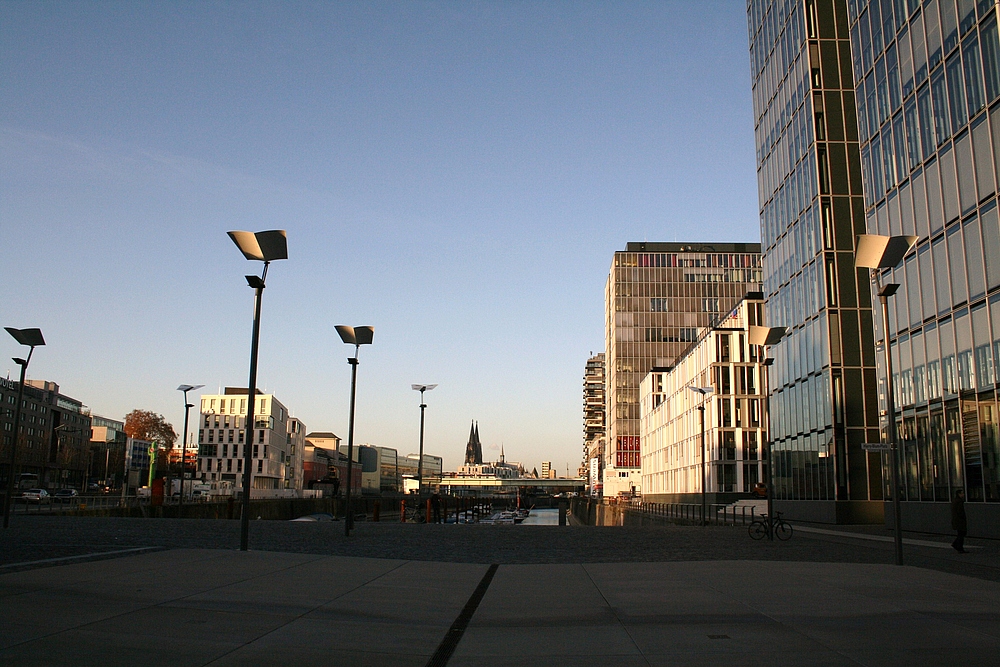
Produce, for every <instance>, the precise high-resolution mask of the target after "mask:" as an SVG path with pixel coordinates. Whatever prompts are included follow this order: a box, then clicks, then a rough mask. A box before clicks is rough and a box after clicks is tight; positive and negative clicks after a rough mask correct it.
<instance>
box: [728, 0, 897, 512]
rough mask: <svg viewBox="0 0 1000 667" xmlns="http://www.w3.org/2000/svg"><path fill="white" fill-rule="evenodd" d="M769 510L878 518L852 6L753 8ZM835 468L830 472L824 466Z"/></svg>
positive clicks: (771, 4)
mask: <svg viewBox="0 0 1000 667" xmlns="http://www.w3.org/2000/svg"><path fill="white" fill-rule="evenodd" d="M747 18H748V25H749V34H750V63H751V79H752V85H753V111H754V123H755V143H756V149H757V181H758V190H759V199H760V220H761V241H762V245H763V247H764V295H765V299H766V306H765V311H766V318H767V322H768V326H784V327H787V328H788V333H787V335H786V336H785V338H784V339H783V340H782V341H781V342H780V343H779V344H778V345H776V346H774V347H773V348H772V349H771V350H770V352H769V354H770V355H771V356H772V357H773V358H774V360H775V361H774V365H773V367H772V368H771V372H770V391H771V433H770V435H771V438H772V440H773V454H774V464H775V489H774V491H775V498H776V499H778V500H781V501H783V502H782V504H781V508H782V510H784V511H785V512H787V513H788V515H789V516H791V517H795V518H802V519H813V520H817V521H828V522H836V521H840V522H861V521H881V520H882V499H883V474H882V462H881V457H880V455H879V454H878V453H871V454H869V453H867V452H866V451H865V450H864V449H862V444H863V443H865V442H875V441H877V440H878V438H879V414H878V380H877V372H876V361H875V340H874V334H873V331H874V329H873V322H872V294H871V290H870V289H869V281H868V272H867V270H866V269H857V268H856V267H855V266H854V250H855V243H856V236H857V235H858V234H862V233H864V232H865V213H864V209H865V202H864V186H863V184H862V178H861V149H860V146H859V143H858V124H857V113H856V110H855V104H856V97H855V91H854V78H853V76H852V71H851V41H850V33H849V30H848V21H847V2H846V0H797V1H789V0H773V1H769V0H750V2H748V5H747ZM830 462H832V465H831V464H830Z"/></svg>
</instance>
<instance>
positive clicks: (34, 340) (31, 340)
mask: <svg viewBox="0 0 1000 667" xmlns="http://www.w3.org/2000/svg"><path fill="white" fill-rule="evenodd" d="M4 329H5V330H6V331H7V333H9V334H10V335H11V336H13V337H14V340H16V341H17V342H18V343H20V344H21V345H27V346H28V347H38V346H40V345H45V339H44V338H43V337H42V330H41V329H15V328H14V327H4Z"/></svg>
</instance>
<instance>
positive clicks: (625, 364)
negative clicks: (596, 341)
mask: <svg viewBox="0 0 1000 667" xmlns="http://www.w3.org/2000/svg"><path fill="white" fill-rule="evenodd" d="M760 281H761V256H760V244H757V243H628V244H627V245H626V247H625V250H623V251H619V252H616V253H615V256H614V259H613V261H612V264H611V270H610V273H609V276H608V281H607V285H606V289H605V298H604V303H605V338H606V348H605V354H606V361H607V365H606V378H607V381H606V386H607V395H606V401H607V404H606V405H607V407H606V413H605V414H606V419H607V440H606V442H605V446H604V480H603V483H604V494H605V495H606V496H611V497H614V496H617V495H619V494H620V493H623V494H633V493H638V492H641V486H642V483H641V479H640V444H641V443H640V436H639V417H640V414H639V383H640V382H641V381H642V378H644V377H645V376H646V374H647V373H648V372H649V371H650V370H652V368H653V367H666V366H673V365H674V363H675V362H676V360H677V358H678V357H680V356H681V355H682V354H683V353H684V352H685V351H686V350H687V348H688V347H690V345H691V343H693V342H694V341H695V340H697V339H698V337H699V336H700V335H701V334H702V333H703V332H704V331H705V330H706V329H707V328H709V327H711V326H712V325H714V324H715V323H716V322H717V321H718V320H719V318H720V317H723V316H725V315H726V314H727V313H729V312H730V311H731V310H732V309H733V307H734V306H736V304H737V303H738V302H739V301H740V299H742V298H743V296H744V295H745V294H746V293H747V292H759V291H760V289H761V288H760Z"/></svg>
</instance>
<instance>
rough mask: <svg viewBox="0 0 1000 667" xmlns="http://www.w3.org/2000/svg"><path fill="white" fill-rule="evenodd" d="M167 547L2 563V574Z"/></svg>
mask: <svg viewBox="0 0 1000 667" xmlns="http://www.w3.org/2000/svg"><path fill="white" fill-rule="evenodd" d="M166 548H167V547H135V548H133V549H116V550H114V551H95V552H93V553H89V554H80V555H78V556H62V557H60V558H43V559H42V560H29V561H22V562H20V563H8V564H6V565H0V574H7V573H8V572H24V571H25V570H35V569H38V568H40V567H53V566H55V565H69V564H71V563H89V562H91V561H95V560H107V559H109V558H120V557H122V556H125V555H129V556H135V555H138V554H140V553H148V552H152V551H163V550H165V549H166Z"/></svg>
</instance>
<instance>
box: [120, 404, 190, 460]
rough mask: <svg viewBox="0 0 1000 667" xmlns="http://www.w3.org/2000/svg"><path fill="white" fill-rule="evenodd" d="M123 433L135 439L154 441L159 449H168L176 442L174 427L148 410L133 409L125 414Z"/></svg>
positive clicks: (161, 416) (160, 416)
mask: <svg viewBox="0 0 1000 667" xmlns="http://www.w3.org/2000/svg"><path fill="white" fill-rule="evenodd" d="M125 435H127V436H128V437H130V438H135V439H136V440H149V441H151V442H152V441H155V442H156V443H157V444H158V445H159V446H160V449H162V450H165V451H169V450H170V449H173V446H174V443H176V442H177V433H176V432H175V431H174V427H173V426H171V425H170V424H168V423H167V422H166V420H164V419H163V415H158V414H156V413H155V412H150V411H149V410H133V411H132V412H130V413H128V414H127V415H125Z"/></svg>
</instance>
